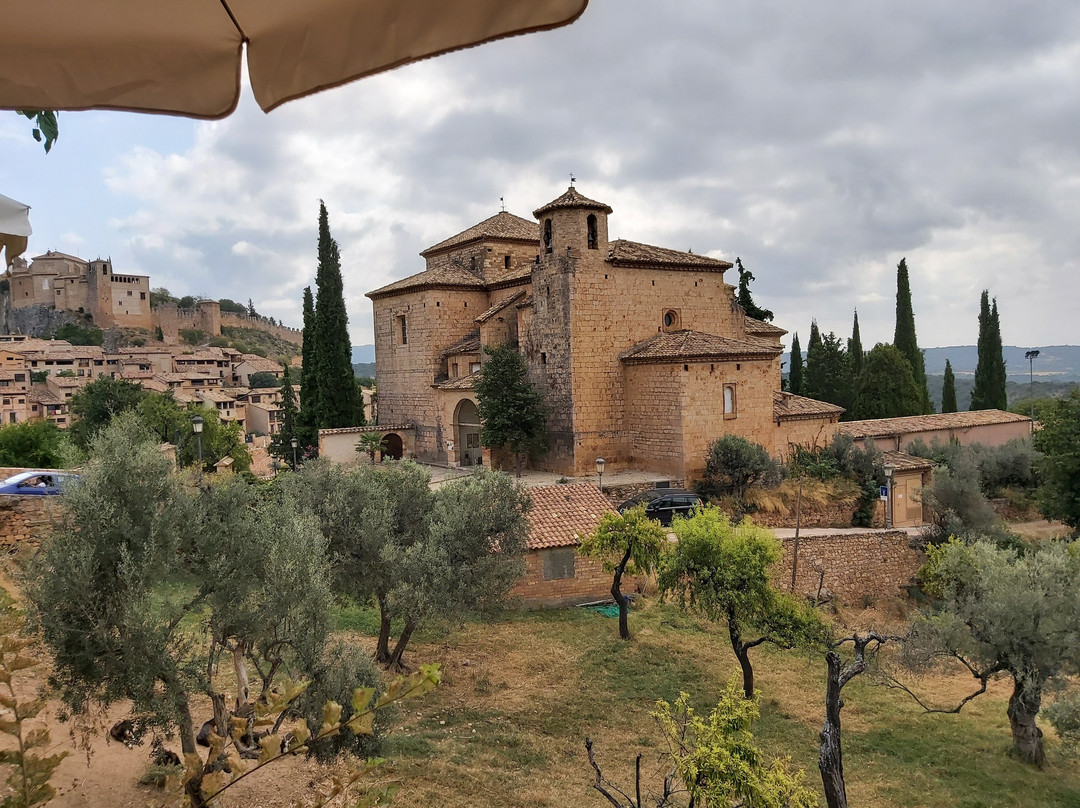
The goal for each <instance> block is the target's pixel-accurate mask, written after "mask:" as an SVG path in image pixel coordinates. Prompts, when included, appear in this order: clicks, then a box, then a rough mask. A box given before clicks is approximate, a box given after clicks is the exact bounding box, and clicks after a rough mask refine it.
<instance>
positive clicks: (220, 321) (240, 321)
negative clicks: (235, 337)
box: [154, 304, 304, 346]
mask: <svg viewBox="0 0 1080 808" xmlns="http://www.w3.org/2000/svg"><path fill="white" fill-rule="evenodd" d="M210 321H211V322H210V324H209V326H208V322H207V316H206V315H204V313H203V312H202V311H200V310H198V309H194V310H189V309H177V308H176V306H175V305H169V304H166V305H162V306H159V307H158V308H156V309H155V310H154V325H155V326H156V327H159V328H161V332H162V337H163V339H164V341H165V342H166V343H168V344H169V345H175V344H178V343H179V341H180V337H179V333H180V331H181V330H183V329H187V328H195V329H198V330H200V331H203V332H205V333H206V335H207V336H213V337H216V336H219V335H220V334H221V327H222V326H225V327H228V328H252V329H256V330H258V331H264V332H266V333H268V334H271V335H272V336H275V337H277V338H278V339H280V340H284V341H285V342H288V343H290V344H292V345H297V346H299V345H301V344H303V341H304V332H303V330H302V329H299V328H289V327H288V326H284V325H270V323H268V322H267V321H266V320H264V319H263V318H262V317H249V316H248V315H246V314H234V313H232V312H220V313H217V312H215V313H213V314H212V315H210ZM215 327H216V331H215Z"/></svg>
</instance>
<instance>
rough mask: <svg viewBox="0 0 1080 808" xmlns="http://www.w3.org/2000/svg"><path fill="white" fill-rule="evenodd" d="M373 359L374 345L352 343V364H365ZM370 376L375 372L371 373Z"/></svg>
mask: <svg viewBox="0 0 1080 808" xmlns="http://www.w3.org/2000/svg"><path fill="white" fill-rule="evenodd" d="M374 361H375V346H374V345H354V346H352V363H353V364H354V365H358V364H366V363H369V362H374ZM371 375H372V376H374V375H375V374H374V373H372V374H371Z"/></svg>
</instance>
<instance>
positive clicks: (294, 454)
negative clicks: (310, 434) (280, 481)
mask: <svg viewBox="0 0 1080 808" xmlns="http://www.w3.org/2000/svg"><path fill="white" fill-rule="evenodd" d="M289 443H291V444H292V470H293V471H296V447H297V445H298V444H299V441H298V440H297V439H296V438H293V439H292V440H290V441H289Z"/></svg>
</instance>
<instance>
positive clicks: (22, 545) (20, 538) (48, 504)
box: [0, 469, 61, 554]
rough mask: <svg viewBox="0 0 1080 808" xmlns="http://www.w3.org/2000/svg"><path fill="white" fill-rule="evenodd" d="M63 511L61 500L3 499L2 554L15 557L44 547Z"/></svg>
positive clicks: (0, 512) (0, 523)
mask: <svg viewBox="0 0 1080 808" xmlns="http://www.w3.org/2000/svg"><path fill="white" fill-rule="evenodd" d="M0 473H3V470H2V469H0ZM5 476H10V475H5ZM60 508H61V504H60V497H36V496H29V497H20V496H10V495H3V496H0V551H2V552H4V553H8V554H11V553H16V552H20V551H25V549H26V548H35V547H37V546H38V545H40V544H41V537H42V536H44V535H45V533H46V532H47V531H48V529H49V525H50V524H51V523H52V521H53V519H55V518H56V517H58V516H59V515H60Z"/></svg>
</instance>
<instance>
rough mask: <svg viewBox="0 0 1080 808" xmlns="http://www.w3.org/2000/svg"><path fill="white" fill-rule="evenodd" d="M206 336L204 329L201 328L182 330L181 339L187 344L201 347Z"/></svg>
mask: <svg viewBox="0 0 1080 808" xmlns="http://www.w3.org/2000/svg"><path fill="white" fill-rule="evenodd" d="M205 336H206V334H205V333H203V331H202V329H199V328H181V329H180V339H181V340H183V341H184V342H186V343H187V344H188V345H199V344H200V343H202V341H203V338H204V337H205Z"/></svg>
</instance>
